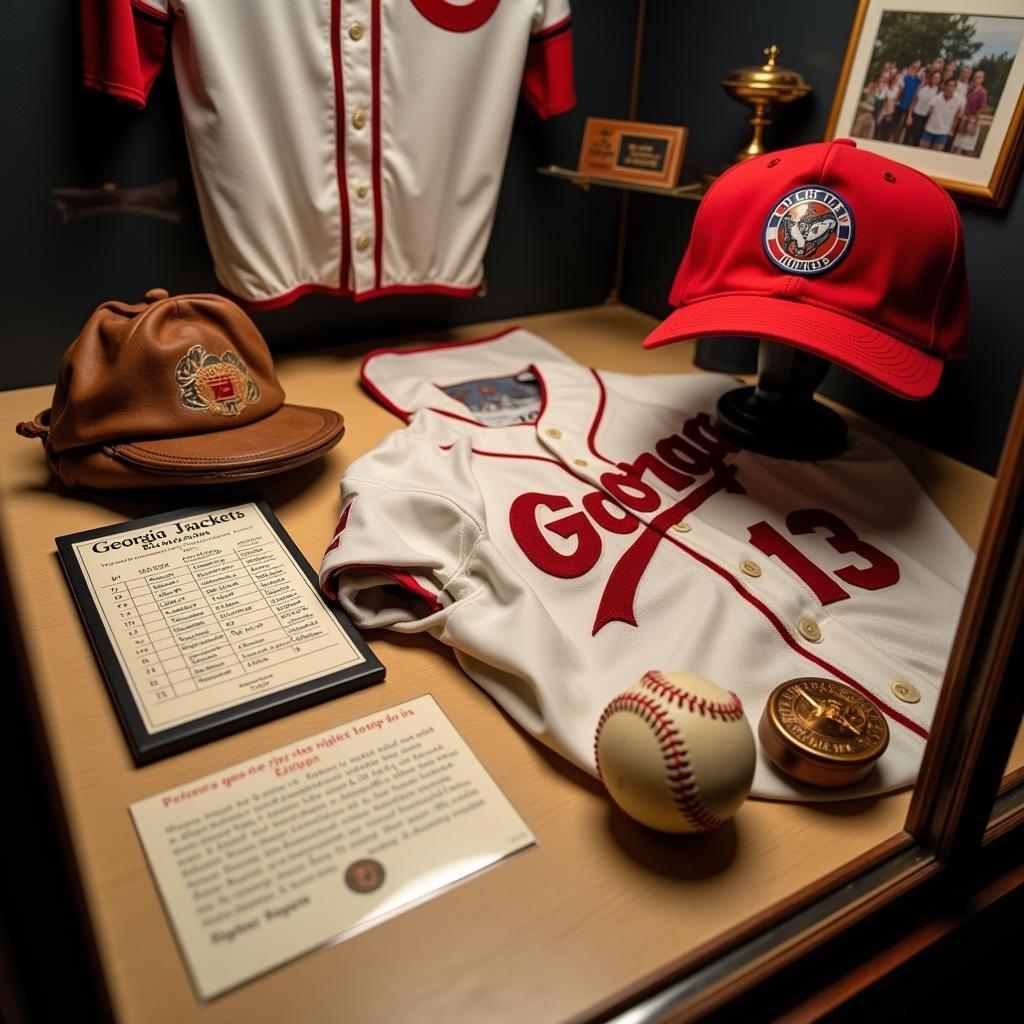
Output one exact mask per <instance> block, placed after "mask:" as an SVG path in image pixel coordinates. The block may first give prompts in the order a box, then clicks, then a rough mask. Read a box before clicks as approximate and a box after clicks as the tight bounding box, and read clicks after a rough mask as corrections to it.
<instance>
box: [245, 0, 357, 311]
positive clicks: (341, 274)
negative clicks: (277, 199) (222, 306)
mask: <svg viewBox="0 0 1024 1024" xmlns="http://www.w3.org/2000/svg"><path fill="white" fill-rule="evenodd" d="M341 2H342V0H331V65H332V67H333V69H334V136H335V138H334V162H335V167H336V168H337V178H338V199H339V205H340V207H341V224H340V229H341V237H340V239H339V242H340V245H341V268H340V269H339V271H338V286H337V287H338V291H339V293H342V294H343V293H346V292H347V291H348V272H349V263H350V252H349V237H348V236H349V224H350V223H351V215H350V213H349V208H348V182H347V180H346V178H345V84H344V80H343V78H342V63H341ZM303 288H304V289H306V291H302V290H301V289H303ZM314 288H317V290H319V288H318V286H312V285H310V286H306V285H303V286H300V288H299V289H292V291H290V292H287V293H286V294H285V295H282V296H278V297H277V298H276V299H267V300H264V301H263V302H262V303H261V304H260V305H256V304H255V303H253V308H254V309H274V308H276V307H277V306H284V305H287V304H288V303H289V302H292V301H294V299H297V298H298V297H299V295H300V294H306V292H308V291H312V290H314ZM296 292H297V293H298V294H296Z"/></svg>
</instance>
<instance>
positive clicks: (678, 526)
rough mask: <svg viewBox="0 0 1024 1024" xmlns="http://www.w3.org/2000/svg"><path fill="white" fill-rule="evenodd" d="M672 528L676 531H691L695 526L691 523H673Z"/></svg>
mask: <svg viewBox="0 0 1024 1024" xmlns="http://www.w3.org/2000/svg"><path fill="white" fill-rule="evenodd" d="M671 529H673V530H675V532H676V533H689V532H690V531H691V530H692V529H693V527H692V526H691V525H690V524H689V523H673V524H672V527H671Z"/></svg>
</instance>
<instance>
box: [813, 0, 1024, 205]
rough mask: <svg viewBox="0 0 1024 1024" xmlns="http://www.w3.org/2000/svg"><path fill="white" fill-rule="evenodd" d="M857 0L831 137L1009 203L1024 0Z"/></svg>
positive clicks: (1019, 107) (1020, 120) (1020, 93)
mask: <svg viewBox="0 0 1024 1024" xmlns="http://www.w3.org/2000/svg"><path fill="white" fill-rule="evenodd" d="M976 10H977V7H975V10H969V9H968V5H967V3H966V2H965V0H860V4H859V6H858V8H857V15H856V18H855V20H854V25H853V31H852V33H851V36H850V42H849V45H848V46H847V51H846V58H845V60H844V61H843V67H842V71H841V72H840V78H839V86H838V89H837V90H836V97H835V101H834V103H833V105H832V112H831V114H830V116H829V122H828V128H827V129H826V133H825V137H826V138H827V139H833V138H843V137H847V138H854V139H856V140H857V144H858V145H859V146H862V147H863V148H865V149H870V150H873V151H874V152H876V153H880V154H883V155H885V156H890V157H892V158H893V159H895V160H899V161H901V162H902V163H905V164H909V165H910V166H911V167H915V168H917V169H918V170H920V171H923V172H924V173H925V174H927V175H929V177H931V178H933V179H934V180H935V181H937V182H938V183H939V184H940V185H942V186H944V187H945V188H947V189H949V190H950V191H951V192H955V193H959V194H962V195H964V196H969V197H971V198H974V199H977V200H979V201H982V202H986V203H990V204H994V205H997V206H1005V204H1006V201H1007V199H1008V198H1009V195H1010V192H1011V190H1012V188H1013V185H1014V182H1015V180H1016V177H1017V171H1018V169H1019V167H1020V158H1021V148H1022V137H1024V2H1022V0H987V2H986V4H985V5H984V8H983V9H982V10H983V13H975V11H976Z"/></svg>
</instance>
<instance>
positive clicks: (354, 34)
mask: <svg viewBox="0 0 1024 1024" xmlns="http://www.w3.org/2000/svg"><path fill="white" fill-rule="evenodd" d="M348 37H349V39H351V40H352V42H354V43H358V42H359V40H360V39H362V38H363V25H362V22H359V21H353V22H352V24H351V25H349V27H348Z"/></svg>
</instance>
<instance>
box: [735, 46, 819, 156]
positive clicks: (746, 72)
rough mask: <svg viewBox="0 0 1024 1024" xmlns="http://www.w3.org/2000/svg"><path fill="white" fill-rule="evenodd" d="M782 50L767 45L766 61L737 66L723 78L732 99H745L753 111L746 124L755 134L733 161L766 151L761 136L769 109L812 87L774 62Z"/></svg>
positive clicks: (794, 73)
mask: <svg viewBox="0 0 1024 1024" xmlns="http://www.w3.org/2000/svg"><path fill="white" fill-rule="evenodd" d="M781 52H782V51H781V50H780V49H779V47H778V46H775V45H772V46H769V47H767V48H766V49H765V50H764V55H765V56H766V57H767V58H768V61H767V63H765V64H762V65H760V67H749V68H738V69H737V70H736V71H732V72H730V73H729V74H728V75H727V76H726V77H725V78H724V79H723V80H722V88H723V89H725V91H726V92H727V93H728V94H729V95H730V96H731V97H732V98H733V99H734V100H737V101H738V102H739V103H745V104H746V105H747V106H748V107H752V108H753V111H754V112H753V114H752V115H751V116H750V117H749V118H747V124H749V125H752V126H753V128H754V136H753V138H752V139H751V140H750V142H749V143H747V145H746V146H745V147H744V148H743V149H741V150H740V151H739V152H738V153H737V154H736V159H735V161H734V162H735V163H739V162H740V161H741V160H749V159H750V158H751V157H752V156H760V155H761V154H762V153H763V152H765V147H764V143H763V141H762V139H761V136H762V135H763V134H764V129H765V127H766V126H767V125H769V124H771V123H772V119H771V118H770V117H769V116H768V113H769V111H770V110H771V109H772V107H773V106H774V105H775V104H776V103H792V102H793V100H798V99H800V97H801V96H806V95H807V94H808V93H809V92H810V91H811V87H810V86H809V85H808V84H807V83H806V82H805V81H804V76H803V75H801V74H800V72H798V71H790V70H789V68H784V67H781V66H780V65H778V64H776V63H775V61H776V59H777V58H778V56H779V54H780V53H781Z"/></svg>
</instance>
